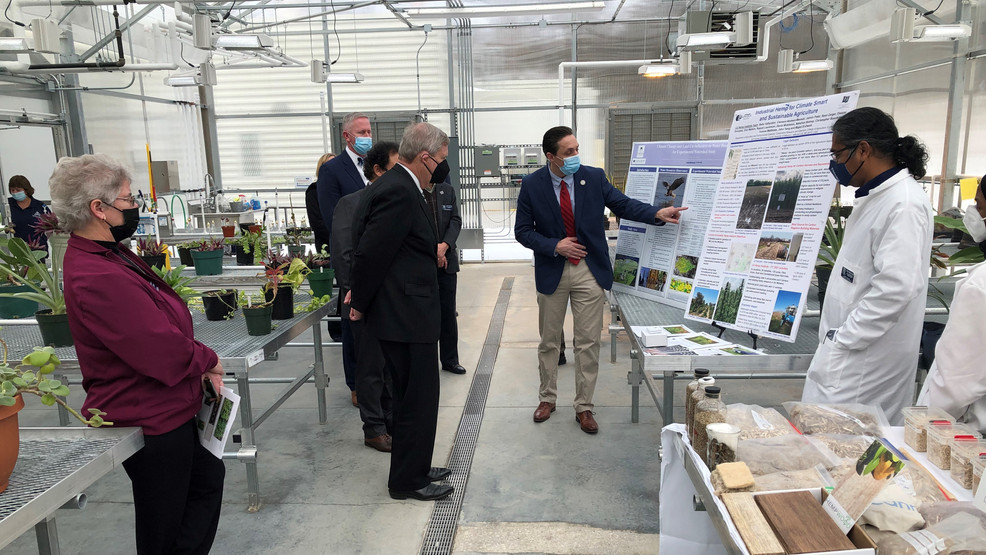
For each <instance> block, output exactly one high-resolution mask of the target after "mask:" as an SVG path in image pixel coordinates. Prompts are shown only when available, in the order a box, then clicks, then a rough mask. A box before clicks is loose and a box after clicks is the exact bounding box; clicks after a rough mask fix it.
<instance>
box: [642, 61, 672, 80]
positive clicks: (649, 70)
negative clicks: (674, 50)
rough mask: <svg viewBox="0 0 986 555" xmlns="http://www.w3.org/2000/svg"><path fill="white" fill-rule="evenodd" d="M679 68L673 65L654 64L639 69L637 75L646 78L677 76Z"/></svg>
mask: <svg viewBox="0 0 986 555" xmlns="http://www.w3.org/2000/svg"><path fill="white" fill-rule="evenodd" d="M677 74H678V66H677V64H672V63H670V62H669V63H654V64H644V65H642V66H640V67H639V68H637V75H643V76H644V77H651V78H658V77H667V76H668V75H677Z"/></svg>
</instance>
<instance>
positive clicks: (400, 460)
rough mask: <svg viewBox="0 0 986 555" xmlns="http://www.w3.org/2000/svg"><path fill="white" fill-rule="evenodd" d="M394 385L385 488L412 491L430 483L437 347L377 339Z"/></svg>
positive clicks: (434, 425) (436, 386) (435, 417)
mask: <svg viewBox="0 0 986 555" xmlns="http://www.w3.org/2000/svg"><path fill="white" fill-rule="evenodd" d="M380 346H381V347H382V348H383V356H384V358H385V359H386V360H387V371H388V372H390V376H391V380H392V382H393V384H394V428H393V432H392V434H391V435H393V436H394V443H393V451H392V452H391V454H390V479H389V480H388V482H387V487H388V488H390V489H391V490H395V491H412V490H416V489H421V488H423V487H425V486H427V485H428V484H429V480H428V471H429V470H430V469H431V457H432V455H433V454H434V451H435V428H436V426H438V389H439V378H438V372H439V370H438V346H437V345H435V344H434V343H400V342H396V341H384V340H380Z"/></svg>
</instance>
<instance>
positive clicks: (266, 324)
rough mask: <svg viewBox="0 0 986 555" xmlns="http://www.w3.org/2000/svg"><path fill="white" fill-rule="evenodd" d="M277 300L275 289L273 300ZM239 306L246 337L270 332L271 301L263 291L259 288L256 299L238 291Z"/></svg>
mask: <svg viewBox="0 0 986 555" xmlns="http://www.w3.org/2000/svg"><path fill="white" fill-rule="evenodd" d="M276 298H277V288H275V289H274V299H276ZM240 305H241V307H242V308H243V319H244V321H246V327H247V335H267V334H269V333H270V331H271V314H272V311H273V299H272V300H270V301H268V300H267V296H266V295H265V290H264V289H263V288H261V292H260V295H257V296H256V297H255V296H253V295H248V294H247V293H246V292H245V291H240Z"/></svg>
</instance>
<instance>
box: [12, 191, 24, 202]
mask: <svg viewBox="0 0 986 555" xmlns="http://www.w3.org/2000/svg"><path fill="white" fill-rule="evenodd" d="M10 196H12V197H14V200H16V201H17V202H20V201H22V200H24V199H26V198H27V193H25V192H24V191H17V192H16V193H11V194H10Z"/></svg>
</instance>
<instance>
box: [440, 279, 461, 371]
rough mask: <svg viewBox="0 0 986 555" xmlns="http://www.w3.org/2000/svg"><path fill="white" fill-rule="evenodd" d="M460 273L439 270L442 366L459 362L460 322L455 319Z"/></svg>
mask: <svg viewBox="0 0 986 555" xmlns="http://www.w3.org/2000/svg"><path fill="white" fill-rule="evenodd" d="M456 276H458V274H449V273H446V272H445V270H444V269H441V268H440V269H439V270H438V296H439V302H440V303H441V307H442V335H441V339H440V340H439V343H438V346H439V349H440V354H439V357H438V358H439V360H441V361H442V367H449V366H455V365H456V364H459V324H458V322H457V321H456V319H455V288H456V283H457V279H456Z"/></svg>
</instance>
